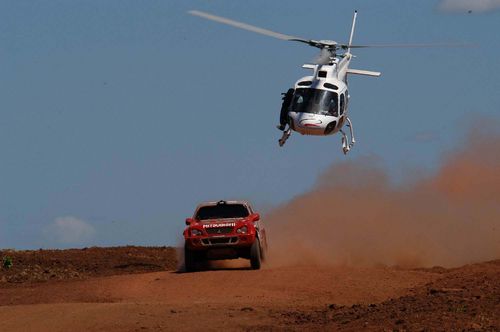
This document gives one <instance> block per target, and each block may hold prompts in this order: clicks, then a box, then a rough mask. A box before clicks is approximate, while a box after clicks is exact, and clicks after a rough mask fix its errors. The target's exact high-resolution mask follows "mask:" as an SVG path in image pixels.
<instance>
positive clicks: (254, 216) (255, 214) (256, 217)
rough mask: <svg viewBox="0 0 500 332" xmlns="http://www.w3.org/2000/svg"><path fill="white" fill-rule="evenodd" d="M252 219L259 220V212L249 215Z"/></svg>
mask: <svg viewBox="0 0 500 332" xmlns="http://www.w3.org/2000/svg"><path fill="white" fill-rule="evenodd" d="M250 219H251V220H252V221H259V220H260V214H258V213H253V214H252V216H251V217H250Z"/></svg>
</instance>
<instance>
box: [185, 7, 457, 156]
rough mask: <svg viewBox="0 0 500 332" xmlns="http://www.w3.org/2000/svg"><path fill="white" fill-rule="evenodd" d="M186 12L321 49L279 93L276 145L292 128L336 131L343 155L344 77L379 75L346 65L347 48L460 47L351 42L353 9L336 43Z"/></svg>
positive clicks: (348, 142) (346, 142)
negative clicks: (304, 72) (345, 34)
mask: <svg viewBox="0 0 500 332" xmlns="http://www.w3.org/2000/svg"><path fill="white" fill-rule="evenodd" d="M188 13H189V14H191V15H195V16H199V17H202V18H205V19H208V20H212V21H216V22H219V23H223V24H227V25H230V26H233V27H236V28H240V29H244V30H248V31H252V32H256V33H259V34H263V35H266V36H270V37H274V38H277V39H281V40H289V41H297V42H301V43H305V44H308V45H310V46H313V47H317V48H319V49H320V50H321V51H320V54H319V56H318V58H317V61H316V63H315V64H304V65H303V66H302V67H303V68H307V69H312V71H313V73H312V75H310V76H305V77H302V78H301V79H299V80H298V81H297V82H296V83H295V86H294V88H293V89H289V90H288V91H287V92H286V93H282V96H283V103H282V106H281V113H280V124H279V125H278V126H277V127H278V129H279V130H281V131H283V136H282V137H281V138H280V139H279V141H278V142H279V145H280V146H283V145H284V144H285V142H286V140H287V139H288V138H289V137H290V135H291V133H292V130H293V131H296V132H298V133H300V134H302V135H317V136H327V135H333V134H335V133H337V132H340V133H341V135H342V151H343V152H344V154H347V152H349V150H350V149H351V148H352V147H353V145H354V143H356V140H355V138H354V130H353V126H352V121H351V120H350V119H349V117H348V116H347V113H348V106H349V99H350V95H349V92H348V87H347V76H348V74H355V75H366V76H374V77H379V76H380V74H381V73H380V72H376V71H369V70H359V69H350V68H349V64H350V62H351V60H352V58H353V57H354V56H353V55H352V54H351V48H366V47H433V46H452V47H453V46H464V45H456V44H390V45H352V38H353V35H354V28H355V26H356V17H357V14H358V13H357V11H354V17H353V20H352V26H351V33H350V36H349V43H347V44H339V43H337V42H335V41H333V40H312V39H304V38H299V37H295V36H290V35H285V34H282V33H278V32H274V31H271V30H267V29H263V28H259V27H256V26H253V25H250V24H246V23H242V22H238V21H234V20H231V19H228V18H225V17H220V16H216V15H212V14H209V13H206V12H202V11H198V10H191V11H189V12H188ZM339 50H342V51H344V53H343V54H337V51H339ZM344 125H346V127H347V128H349V133H350V135H349V136H350V137H347V135H346V134H345V132H344V131H343V130H342V128H343V127H344Z"/></svg>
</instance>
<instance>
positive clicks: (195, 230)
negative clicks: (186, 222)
mask: <svg viewBox="0 0 500 332" xmlns="http://www.w3.org/2000/svg"><path fill="white" fill-rule="evenodd" d="M201 234H203V233H202V232H201V231H200V230H199V229H196V228H193V229H192V230H191V236H200V235H201Z"/></svg>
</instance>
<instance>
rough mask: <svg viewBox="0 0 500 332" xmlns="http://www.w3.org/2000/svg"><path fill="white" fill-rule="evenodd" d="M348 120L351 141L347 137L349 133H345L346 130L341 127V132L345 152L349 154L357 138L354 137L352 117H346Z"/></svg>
mask: <svg viewBox="0 0 500 332" xmlns="http://www.w3.org/2000/svg"><path fill="white" fill-rule="evenodd" d="M346 120H347V125H346V126H347V127H348V128H349V134H350V141H349V139H348V138H347V135H346V134H345V133H344V131H343V130H342V129H341V130H340V133H341V134H342V151H343V152H344V154H347V152H349V151H350V150H351V149H352V147H353V146H354V143H356V139H355V138H354V129H353V128H352V122H351V119H349V118H348V117H346Z"/></svg>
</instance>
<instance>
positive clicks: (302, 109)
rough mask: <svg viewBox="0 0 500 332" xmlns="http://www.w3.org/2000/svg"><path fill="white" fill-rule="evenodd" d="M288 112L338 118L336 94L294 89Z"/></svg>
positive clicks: (309, 89) (308, 89) (310, 89)
mask: <svg viewBox="0 0 500 332" xmlns="http://www.w3.org/2000/svg"><path fill="white" fill-rule="evenodd" d="M290 111H291V112H297V113H313V114H320V115H332V116H338V96H337V93H335V92H332V91H326V90H319V89H312V88H300V89H296V90H295V93H294V95H293V100H292V104H291V105H290Z"/></svg>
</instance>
